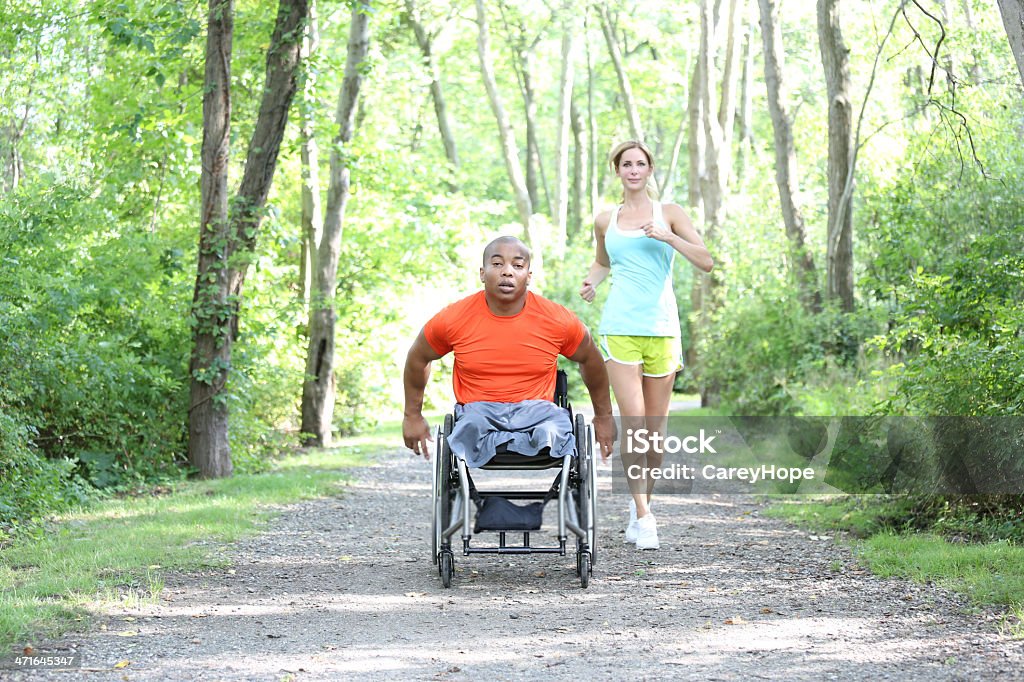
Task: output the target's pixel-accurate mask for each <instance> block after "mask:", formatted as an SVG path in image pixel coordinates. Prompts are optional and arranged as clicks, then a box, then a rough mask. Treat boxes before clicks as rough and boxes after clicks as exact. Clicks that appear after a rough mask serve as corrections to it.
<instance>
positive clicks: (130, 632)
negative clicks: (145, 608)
mask: <svg viewBox="0 0 1024 682" xmlns="http://www.w3.org/2000/svg"><path fill="white" fill-rule="evenodd" d="M117 636H118V637H138V636H139V632H138V631H137V630H122V631H121V632H119V633H117Z"/></svg>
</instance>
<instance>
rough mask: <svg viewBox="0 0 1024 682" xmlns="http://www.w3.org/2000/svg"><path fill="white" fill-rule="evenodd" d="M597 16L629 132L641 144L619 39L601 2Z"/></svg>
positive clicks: (639, 124)
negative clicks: (610, 59)
mask: <svg viewBox="0 0 1024 682" xmlns="http://www.w3.org/2000/svg"><path fill="white" fill-rule="evenodd" d="M597 16H598V18H599V19H600V20H601V31H602V32H603V33H604V40H605V42H606V43H607V44H608V54H609V55H610V56H611V58H612V65H613V66H614V67H615V75H616V76H617V77H618V79H619V90H620V92H621V93H622V104H623V106H624V107H625V108H626V117H627V118H628V119H629V130H630V132H631V133H632V135H633V139H634V140H640V141H641V142H642V141H643V139H644V130H643V126H642V125H641V123H640V113H639V112H638V111H637V108H636V104H635V103H634V101H633V87H632V86H631V85H630V83H629V74H627V73H626V68H625V66H623V64H622V53H621V51H620V50H619V39H618V38H617V37H616V36H615V29H614V28H613V27H612V20H611V17H610V16H609V15H608V7H607V6H606V5H605V4H604V3H603V2H602V3H598V4H597Z"/></svg>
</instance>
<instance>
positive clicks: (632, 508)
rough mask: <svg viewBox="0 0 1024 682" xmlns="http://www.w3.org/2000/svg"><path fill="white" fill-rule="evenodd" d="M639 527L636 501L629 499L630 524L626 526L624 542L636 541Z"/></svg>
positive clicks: (631, 542)
mask: <svg viewBox="0 0 1024 682" xmlns="http://www.w3.org/2000/svg"><path fill="white" fill-rule="evenodd" d="M639 532H640V531H639V529H638V528H637V525H636V502H635V501H634V500H630V501H629V525H628V526H626V539H625V540H623V542H628V543H630V544H635V543H636V536H637V533H639Z"/></svg>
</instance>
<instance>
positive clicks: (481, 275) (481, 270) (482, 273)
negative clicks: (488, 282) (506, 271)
mask: <svg viewBox="0 0 1024 682" xmlns="http://www.w3.org/2000/svg"><path fill="white" fill-rule="evenodd" d="M480 281H481V282H483V281H484V269H483V268H480Z"/></svg>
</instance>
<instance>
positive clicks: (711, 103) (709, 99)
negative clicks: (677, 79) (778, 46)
mask: <svg viewBox="0 0 1024 682" xmlns="http://www.w3.org/2000/svg"><path fill="white" fill-rule="evenodd" d="M721 9H722V7H721V5H720V4H719V2H717V1H716V2H715V4H714V6H712V4H711V1H710V0H701V4H700V53H699V55H698V58H697V61H698V65H697V68H696V70H695V76H696V79H695V80H696V83H694V86H695V87H696V88H697V97H698V98H699V102H700V103H699V110H698V111H697V112H696V113H697V115H698V117H699V118H700V120H701V122H702V123H703V131H702V132H703V138H704V139H703V157H702V158H700V159H694V158H693V157H692V156H691V174H692V172H693V166H694V162H696V163H699V164H700V199H699V201H700V203H701V205H702V207H703V218H704V220H703V230H704V238H705V239H706V240H707V242H708V243H709V244H714V242H715V238H716V236H717V232H718V229H719V228H720V227H721V226H722V225H724V223H725V208H726V196H727V193H728V189H729V181H730V176H731V174H732V165H733V161H732V160H733V149H732V137H733V127H734V123H735V120H736V90H737V80H738V77H737V76H738V70H739V48H738V46H739V41H738V40H737V32H738V27H739V21H738V20H737V16H738V14H739V0H728V7H727V8H725V9H726V12H725V13H724V14H720V10H721ZM723 37H724V47H725V49H724V53H723V54H722V55H721V61H722V64H723V66H722V70H721V71H722V76H721V81H720V82H719V81H718V80H717V79H716V76H717V72H718V69H717V68H716V60H717V58H718V56H719V50H720V48H721V46H722V40H721V38H723ZM716 105H717V106H716ZM690 114H691V116H692V115H693V114H694V103H693V101H692V100H691V102H690ZM699 134H700V133H698V135H699ZM692 200H693V197H692V196H691V201H692ZM719 277H720V275H719V273H718V271H716V272H715V273H713V274H711V275H707V274H699V275H698V276H697V277H696V278H695V279H694V282H693V289H692V291H691V293H690V301H691V306H692V309H693V313H694V314H696V315H697V317H698V320H699V321H698V324H697V326H696V327H695V328H692V329H691V330H690V339H691V348H690V351H689V353H688V355H687V359H688V360H690V361H691V362H692V363H693V364H692V367H693V368H694V371H695V372H696V374H697V375H698V376H700V374H701V369H700V358H699V354H698V350H697V348H698V346H699V344H700V342H701V338H702V330H703V328H705V327H706V326H707V325H708V323H709V321H710V319H711V314H712V313H713V312H714V309H715V307H716V306H717V305H718V301H717V293H716V288H717V285H718V278H719ZM718 393H719V388H718V387H717V386H714V385H710V384H703V385H702V386H701V402H702V404H705V405H707V404H714V403H716V402H717V400H718Z"/></svg>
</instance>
